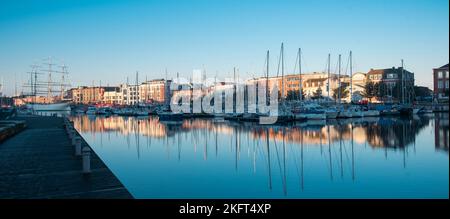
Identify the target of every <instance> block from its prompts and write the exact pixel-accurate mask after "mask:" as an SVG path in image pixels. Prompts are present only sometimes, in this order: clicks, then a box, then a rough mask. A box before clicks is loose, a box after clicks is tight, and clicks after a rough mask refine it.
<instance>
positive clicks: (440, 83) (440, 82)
mask: <svg viewBox="0 0 450 219" xmlns="http://www.w3.org/2000/svg"><path fill="white" fill-rule="evenodd" d="M442 88H444V82H443V81H438V89H442Z"/></svg>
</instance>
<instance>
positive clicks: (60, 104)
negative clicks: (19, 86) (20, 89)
mask: <svg viewBox="0 0 450 219" xmlns="http://www.w3.org/2000/svg"><path fill="white" fill-rule="evenodd" d="M55 68H61V70H57V69H55ZM28 73H29V74H30V81H29V83H27V84H26V85H25V86H26V87H29V88H30V91H31V92H30V94H29V96H30V97H31V101H28V103H27V104H26V106H27V108H28V109H31V110H32V111H69V110H70V106H69V105H70V102H69V100H65V99H64V92H65V87H66V86H69V85H68V84H65V82H64V81H65V77H66V75H68V72H67V66H66V65H64V64H63V65H57V64H55V63H53V62H52V59H51V58H48V59H45V63H43V64H42V65H32V71H31V72H28ZM54 74H60V75H61V81H60V82H57V81H55V80H54V78H55V77H54ZM38 75H47V80H46V81H42V80H38ZM58 88H59V89H60V90H57V89H58ZM55 93H56V94H57V95H56V96H54V94H55ZM39 95H46V100H45V101H44V102H38V101H37V98H38V97H42V96H39Z"/></svg>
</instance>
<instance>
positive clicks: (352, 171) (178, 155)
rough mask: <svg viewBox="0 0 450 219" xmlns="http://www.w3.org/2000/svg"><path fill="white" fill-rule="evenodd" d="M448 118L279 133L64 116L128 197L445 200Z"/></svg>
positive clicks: (219, 124)
mask: <svg viewBox="0 0 450 219" xmlns="http://www.w3.org/2000/svg"><path fill="white" fill-rule="evenodd" d="M448 115H449V114H448V113H445V114H430V115H424V116H420V117H414V118H394V117H391V118H388V117H381V118H365V119H349V120H338V121H329V122H326V123H325V122H318V121H316V122H308V123H299V124H294V125H285V126H281V125H280V126H264V125H258V124H253V123H233V122H228V121H223V120H214V119H192V120H184V121H183V123H182V124H165V123H160V122H159V121H158V119H157V117H142V118H134V117H116V116H111V117H98V116H97V117H96V116H86V115H83V116H75V117H72V119H73V120H74V123H75V127H76V129H77V130H78V131H80V132H81V134H82V136H83V137H84V138H85V139H86V141H87V142H88V143H89V144H90V145H91V146H92V148H93V149H94V150H95V152H96V153H97V154H98V155H99V156H100V157H101V158H102V159H103V161H104V162H105V163H106V164H107V165H108V167H109V168H110V169H111V170H112V171H113V172H114V173H115V174H116V176H117V177H118V178H119V179H120V180H121V181H122V183H123V184H124V185H125V187H126V188H127V189H128V190H129V191H130V192H131V193H132V194H133V196H134V197H136V198H448V194H449V159H448V157H449V156H448V145H449V122H448Z"/></svg>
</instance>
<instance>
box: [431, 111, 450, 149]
mask: <svg viewBox="0 0 450 219" xmlns="http://www.w3.org/2000/svg"><path fill="white" fill-rule="evenodd" d="M448 119H449V118H448V113H442V114H437V115H436V117H435V119H434V146H435V147H436V149H437V150H443V151H446V152H448V142H449V122H448Z"/></svg>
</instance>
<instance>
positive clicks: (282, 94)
mask: <svg viewBox="0 0 450 219" xmlns="http://www.w3.org/2000/svg"><path fill="white" fill-rule="evenodd" d="M281 100H284V43H281Z"/></svg>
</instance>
